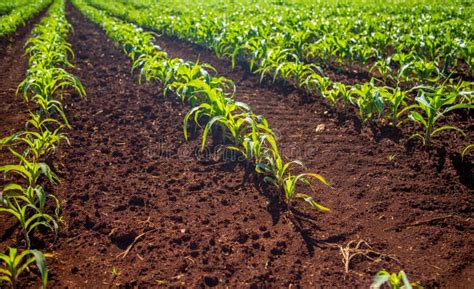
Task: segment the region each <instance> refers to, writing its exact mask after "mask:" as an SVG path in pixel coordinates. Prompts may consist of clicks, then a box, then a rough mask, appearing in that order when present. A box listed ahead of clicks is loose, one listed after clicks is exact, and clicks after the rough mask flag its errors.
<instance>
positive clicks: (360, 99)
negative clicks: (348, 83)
mask: <svg viewBox="0 0 474 289" xmlns="http://www.w3.org/2000/svg"><path fill="white" fill-rule="evenodd" d="M351 92H352V95H355V96H357V97H352V98H351V99H352V101H353V102H355V104H356V105H357V106H358V107H359V116H360V118H361V119H362V121H363V122H367V121H368V120H369V119H372V118H374V117H375V116H376V117H377V118H380V116H381V115H382V114H383V112H384V101H383V95H384V94H386V93H387V91H386V89H385V88H383V87H377V86H375V85H374V79H372V80H371V81H370V82H366V83H364V84H363V85H360V84H356V85H355V86H353V87H352V88H351Z"/></svg>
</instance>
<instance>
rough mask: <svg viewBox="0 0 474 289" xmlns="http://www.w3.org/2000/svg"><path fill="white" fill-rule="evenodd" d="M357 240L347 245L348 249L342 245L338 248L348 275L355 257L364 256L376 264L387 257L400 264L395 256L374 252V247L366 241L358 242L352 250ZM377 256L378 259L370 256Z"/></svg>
mask: <svg viewBox="0 0 474 289" xmlns="http://www.w3.org/2000/svg"><path fill="white" fill-rule="evenodd" d="M354 242H355V240H352V241H350V242H349V243H347V245H346V247H345V248H344V247H342V246H340V245H337V247H339V250H340V251H341V254H342V263H343V264H344V270H345V272H346V273H349V268H350V262H351V260H352V258H354V257H355V256H358V255H362V256H364V257H366V258H367V259H369V260H371V261H374V262H378V261H380V260H381V259H382V258H384V257H386V258H390V259H393V260H395V261H396V262H397V263H400V261H398V259H397V258H395V257H394V256H390V255H387V254H383V253H381V252H377V251H375V250H372V247H371V246H370V245H369V244H368V243H367V242H366V241H364V240H362V239H361V240H359V241H358V242H357V244H356V245H355V246H354V247H353V248H351V245H352V244H354ZM362 246H364V247H366V248H361V247H362ZM371 254H372V255H377V257H376V258H375V257H371V256H370V255H371Z"/></svg>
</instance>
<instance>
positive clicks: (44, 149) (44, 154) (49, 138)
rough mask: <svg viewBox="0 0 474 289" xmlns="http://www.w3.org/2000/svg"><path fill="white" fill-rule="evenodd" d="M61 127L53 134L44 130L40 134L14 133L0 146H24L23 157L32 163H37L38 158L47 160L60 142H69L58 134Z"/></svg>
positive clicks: (0, 143) (30, 132)
mask: <svg viewBox="0 0 474 289" xmlns="http://www.w3.org/2000/svg"><path fill="white" fill-rule="evenodd" d="M60 131H61V127H59V128H57V129H56V130H54V131H53V132H51V131H49V130H45V131H43V132H42V133H40V132H35V131H25V132H19V133H16V134H14V135H12V136H10V137H7V138H5V139H2V140H0V145H5V144H8V143H12V142H13V143H15V144H25V145H26V149H25V151H24V153H23V155H24V156H25V157H27V158H29V159H30V160H31V162H33V163H37V162H39V160H40V158H48V157H49V156H50V155H52V154H53V153H54V151H55V150H56V147H57V146H58V144H59V143H60V141H61V140H65V141H67V142H69V140H68V138H67V136H66V135H65V134H63V133H61V132H60Z"/></svg>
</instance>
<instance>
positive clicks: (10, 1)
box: [0, 0, 29, 16]
mask: <svg viewBox="0 0 474 289" xmlns="http://www.w3.org/2000/svg"><path fill="white" fill-rule="evenodd" d="M28 2H29V1H27V0H4V1H2V3H0V16H2V15H5V14H8V13H10V12H11V11H13V10H14V9H15V8H18V7H20V6H23V5H25V4H28Z"/></svg>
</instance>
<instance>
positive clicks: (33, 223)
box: [0, 183, 60, 248]
mask: <svg viewBox="0 0 474 289" xmlns="http://www.w3.org/2000/svg"><path fill="white" fill-rule="evenodd" d="M48 198H52V199H53V200H54V201H55V203H56V208H55V215H54V216H52V215H50V214H48V213H46V212H45V209H46V201H47V199H48ZM0 204H1V207H0V212H4V213H8V214H10V215H12V216H14V217H15V218H16V219H17V220H18V222H19V223H20V226H21V228H22V230H23V234H24V236H25V241H26V244H27V247H28V248H30V246H31V238H30V236H31V234H32V233H33V231H34V230H35V229H36V228H38V227H40V226H42V227H45V228H47V229H48V230H50V231H51V232H53V233H54V234H55V236H56V237H57V236H58V232H59V226H58V219H59V210H60V204H59V200H58V199H57V198H56V197H55V196H54V195H50V194H47V193H46V192H45V191H44V189H43V188H42V187H41V186H36V187H34V188H33V187H31V186H29V187H26V188H24V187H22V186H21V185H18V184H14V183H10V184H8V185H6V186H5V187H4V188H3V191H2V192H1V194H0Z"/></svg>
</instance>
